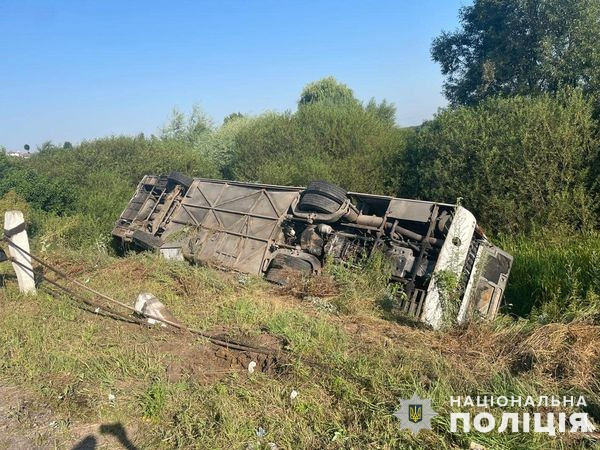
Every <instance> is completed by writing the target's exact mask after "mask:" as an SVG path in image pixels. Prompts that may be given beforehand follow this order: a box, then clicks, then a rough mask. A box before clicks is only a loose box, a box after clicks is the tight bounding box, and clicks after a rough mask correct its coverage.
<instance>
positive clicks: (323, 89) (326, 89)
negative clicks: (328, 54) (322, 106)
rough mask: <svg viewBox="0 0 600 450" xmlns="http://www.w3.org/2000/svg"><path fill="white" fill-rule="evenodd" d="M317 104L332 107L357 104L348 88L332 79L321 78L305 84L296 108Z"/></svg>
mask: <svg viewBox="0 0 600 450" xmlns="http://www.w3.org/2000/svg"><path fill="white" fill-rule="evenodd" d="M317 102H326V103H331V104H334V105H347V104H358V100H357V99H356V98H355V97H354V92H353V91H352V89H350V88H349V87H348V86H346V85H345V84H343V83H340V82H338V81H337V80H336V79H335V78H334V77H327V78H323V79H321V80H318V81H314V82H312V83H309V84H307V85H306V86H305V87H304V89H302V92H301V93H300V100H298V106H300V107H301V106H303V105H309V104H312V103H317Z"/></svg>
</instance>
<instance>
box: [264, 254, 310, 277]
mask: <svg viewBox="0 0 600 450" xmlns="http://www.w3.org/2000/svg"><path fill="white" fill-rule="evenodd" d="M271 267H274V268H276V269H293V270H297V271H299V272H302V273H303V274H305V275H310V274H311V272H312V266H311V264H310V263H309V262H308V261H306V260H304V259H302V258H298V257H296V256H291V255H286V254H279V255H275V258H273V261H271Z"/></svg>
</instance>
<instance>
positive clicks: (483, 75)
mask: <svg viewBox="0 0 600 450" xmlns="http://www.w3.org/2000/svg"><path fill="white" fill-rule="evenodd" d="M459 17H460V22H461V26H462V28H461V29H459V30H457V31H455V32H445V31H444V32H442V34H441V35H440V36H438V37H437V38H435V39H434V41H433V44H432V47H431V56H432V58H433V60H434V61H436V62H438V63H439V64H440V65H441V69H442V74H444V75H445V76H446V81H445V83H444V93H445V95H446V97H447V98H448V99H449V100H450V102H451V103H452V104H454V105H457V104H462V105H468V104H474V103H477V102H478V101H480V100H481V99H483V98H485V97H488V96H493V95H516V94H524V95H530V94H540V93H544V92H556V91H557V90H558V89H559V88H560V87H563V86H572V87H579V88H582V89H583V90H584V92H585V93H587V94H591V95H594V96H597V95H598V94H599V93H600V25H599V20H600V0H543V1H542V0H475V2H474V4H473V5H471V6H465V7H463V8H461V9H460V12H459ZM596 98H597V97H596Z"/></svg>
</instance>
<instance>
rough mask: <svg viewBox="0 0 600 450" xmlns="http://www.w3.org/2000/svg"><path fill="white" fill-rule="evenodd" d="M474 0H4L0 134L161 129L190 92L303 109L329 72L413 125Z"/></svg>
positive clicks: (434, 93)
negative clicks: (441, 46) (300, 103)
mask: <svg viewBox="0 0 600 450" xmlns="http://www.w3.org/2000/svg"><path fill="white" fill-rule="evenodd" d="M465 3H467V2H465V1H455V0H448V1H443V0H439V1H432V0H425V1H419V2H414V1H408V0H405V1H372V2H369V1H348V0H347V1H322V2H316V1H297V2H292V1H283V0H280V1H212V2H202V1H190V2H183V1H164V2H161V1H152V0H147V1H110V0H108V1H107V0H103V1H87V0H78V1H70V0H68V1H67V0H65V1H56V2H53V1H28V0H2V1H0V33H1V34H2V37H1V39H0V61H1V70H0V145H3V146H5V147H6V148H8V149H10V150H20V149H22V147H23V144H25V143H28V144H30V145H31V146H32V147H35V146H36V145H39V144H41V143H42V142H44V141H47V140H51V141H53V142H54V143H62V142H63V141H65V140H68V141H71V142H73V143H76V142H79V141H81V140H83V139H92V138H95V137H101V136H106V135H111V134H137V133H139V132H144V133H147V134H149V133H155V132H156V131H157V129H158V127H160V126H161V125H162V124H164V123H165V122H166V120H167V119H168V117H169V115H170V111H171V110H172V108H173V107H177V108H179V109H181V110H183V111H189V110H190V109H191V106H192V105H193V104H195V103H197V104H199V105H200V106H201V107H202V109H203V110H204V111H205V112H206V113H207V114H208V115H209V116H211V117H212V118H213V119H214V121H215V123H216V124H219V123H221V121H222V119H223V117H224V116H226V115H227V114H229V113H231V112H237V111H239V112H242V113H248V114H259V113H261V112H263V111H265V110H275V111H285V110H287V109H291V110H293V109H295V106H296V101H297V98H298V96H299V93H300V91H301V89H302V87H303V86H304V85H305V84H307V83H308V82H310V81H314V80H317V79H319V78H322V77H325V76H329V75H333V76H335V77H336V78H337V79H338V80H340V81H342V82H344V83H346V84H348V85H349V86H350V87H351V88H352V89H353V90H354V92H355V94H356V96H357V97H358V98H360V99H362V100H368V99H369V98H371V97H375V98H376V99H377V100H382V99H387V100H388V101H391V102H393V103H395V104H396V106H397V109H398V113H397V122H398V123H399V124H401V125H413V124H417V123H420V122H421V121H422V120H424V119H427V118H430V117H431V116H432V115H433V114H434V113H435V111H436V110H437V109H438V108H439V107H440V106H444V105H445V103H446V102H445V100H444V98H443V96H442V95H441V93H440V91H441V85H442V77H441V74H440V71H439V67H438V66H437V65H436V64H435V63H433V62H432V61H431V58H430V55H429V47H430V45H431V40H432V39H433V38H434V37H435V36H436V35H438V34H439V33H440V31H441V30H442V29H446V30H453V29H455V28H456V27H457V26H458V22H457V13H458V9H459V7H460V6H462V5H464V4H465Z"/></svg>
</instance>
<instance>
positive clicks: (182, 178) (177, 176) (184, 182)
mask: <svg viewBox="0 0 600 450" xmlns="http://www.w3.org/2000/svg"><path fill="white" fill-rule="evenodd" d="M168 178H169V184H170V185H172V186H175V185H177V184H179V185H181V186H183V187H185V188H186V189H189V187H190V186H191V185H192V182H193V181H194V179H193V178H190V177H188V176H187V175H184V174H182V173H181V172H171V173H170V174H169V177H168Z"/></svg>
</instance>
